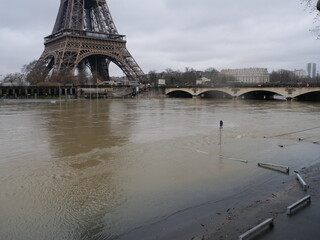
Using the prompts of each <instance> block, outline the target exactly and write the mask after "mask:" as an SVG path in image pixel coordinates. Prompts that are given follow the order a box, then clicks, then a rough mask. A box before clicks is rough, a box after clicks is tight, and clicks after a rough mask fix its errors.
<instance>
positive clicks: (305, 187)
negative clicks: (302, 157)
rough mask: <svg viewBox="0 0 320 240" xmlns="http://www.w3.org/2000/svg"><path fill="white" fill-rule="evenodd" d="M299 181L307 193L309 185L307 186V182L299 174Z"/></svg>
mask: <svg viewBox="0 0 320 240" xmlns="http://www.w3.org/2000/svg"><path fill="white" fill-rule="evenodd" d="M297 179H298V181H299V182H300V184H301V185H302V189H303V191H307V189H308V187H309V185H308V184H306V182H305V181H304V180H303V178H302V177H301V176H300V174H298V173H297Z"/></svg>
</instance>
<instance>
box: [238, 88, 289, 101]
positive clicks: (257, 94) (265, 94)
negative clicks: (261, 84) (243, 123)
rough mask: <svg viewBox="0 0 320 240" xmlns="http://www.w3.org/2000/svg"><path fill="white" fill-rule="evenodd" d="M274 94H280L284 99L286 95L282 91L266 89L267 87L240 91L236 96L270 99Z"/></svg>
mask: <svg viewBox="0 0 320 240" xmlns="http://www.w3.org/2000/svg"><path fill="white" fill-rule="evenodd" d="M275 95H280V96H281V97H283V98H284V99H285V98H286V96H284V95H283V93H282V92H277V91H272V90H267V89H253V90H247V91H245V92H243V93H240V94H239V96H238V98H240V99H241V98H242V99H257V100H272V99H275V98H274V96H275Z"/></svg>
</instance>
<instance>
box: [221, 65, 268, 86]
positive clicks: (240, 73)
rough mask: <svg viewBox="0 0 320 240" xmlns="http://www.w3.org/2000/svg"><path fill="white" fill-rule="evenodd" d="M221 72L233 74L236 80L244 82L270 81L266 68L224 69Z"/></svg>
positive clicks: (228, 74)
mask: <svg viewBox="0 0 320 240" xmlns="http://www.w3.org/2000/svg"><path fill="white" fill-rule="evenodd" d="M221 73H222V74H224V75H227V76H232V77H234V78H235V79H236V81H238V82H243V83H266V82H269V81H270V78H269V73H268V69H266V68H242V69H223V70H221Z"/></svg>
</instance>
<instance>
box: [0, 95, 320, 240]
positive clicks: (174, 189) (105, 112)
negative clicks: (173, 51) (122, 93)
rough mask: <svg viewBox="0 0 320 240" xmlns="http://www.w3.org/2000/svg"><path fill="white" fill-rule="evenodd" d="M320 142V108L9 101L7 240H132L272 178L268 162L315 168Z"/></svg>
mask: <svg viewBox="0 0 320 240" xmlns="http://www.w3.org/2000/svg"><path fill="white" fill-rule="evenodd" d="M220 120H223V121H224V128H223V130H222V131H221V145H220V131H219V121H220ZM319 143H320V103H312V102H286V101H244V100H243V101H241V100H214V99H208V100H201V99H121V100H92V101H70V102H53V103H51V102H50V101H37V102H26V101H24V102H19V101H9V100H8V101H7V102H4V101H3V102H0V148H1V155H0V222H1V224H0V239H3V240H29V239H30V240H31V239H32V240H43V239H46V240H53V239H59V240H60V239H68V240H73V239H74V240H80V239H86V240H87V239H115V238H121V239H122V238H123V239H126V236H127V235H128V234H130V233H132V232H134V231H136V230H137V229H139V228H142V227H146V226H151V225H152V224H156V223H157V222H161V221H166V220H167V219H170V217H171V216H173V215H174V214H176V213H178V212H183V211H189V210H190V209H192V208H194V207H196V206H199V205H202V204H206V203H208V202H215V201H221V200H222V199H224V198H228V197H230V196H233V195H234V194H236V193H237V192H241V191H242V190H244V189H247V188H251V187H254V186H255V184H258V183H259V182H263V181H265V179H267V178H270V177H272V175H271V173H270V171H267V170H265V169H261V168H257V162H259V161H262V162H271V163H278V164H284V165H288V166H290V167H292V168H293V169H294V168H300V166H302V165H303V166H309V165H312V164H314V163H316V162H318V161H319V156H320V147H319ZM127 239H130V238H129V237H127Z"/></svg>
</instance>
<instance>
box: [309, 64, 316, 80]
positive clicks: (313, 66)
mask: <svg viewBox="0 0 320 240" xmlns="http://www.w3.org/2000/svg"><path fill="white" fill-rule="evenodd" d="M307 71H308V76H309V77H311V78H313V77H316V73H317V65H316V64H315V63H308V65H307Z"/></svg>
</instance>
